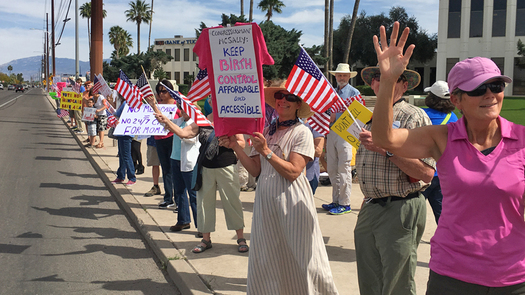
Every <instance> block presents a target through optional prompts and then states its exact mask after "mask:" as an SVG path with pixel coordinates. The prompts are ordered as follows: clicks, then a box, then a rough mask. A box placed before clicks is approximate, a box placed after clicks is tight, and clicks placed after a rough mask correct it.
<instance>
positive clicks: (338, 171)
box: [322, 63, 361, 215]
mask: <svg viewBox="0 0 525 295" xmlns="http://www.w3.org/2000/svg"><path fill="white" fill-rule="evenodd" d="M330 73H331V74H332V75H334V76H335V78H336V80H337V89H336V90H337V94H339V96H340V97H341V99H343V100H344V101H348V102H351V101H354V100H356V99H357V100H360V101H361V94H360V93H359V90H357V89H355V88H354V87H352V86H350V84H349V81H350V79H351V78H353V77H355V76H356V75H357V72H353V71H350V66H349V65H348V64H345V63H340V64H338V65H337V69H336V70H335V71H330ZM345 111H346V108H339V109H337V110H334V112H333V113H332V115H331V118H330V125H333V123H334V122H335V121H337V119H339V117H340V116H341V115H342V114H343V112H345ZM352 156H353V153H352V145H350V143H348V142H347V141H346V140H345V139H344V138H342V137H341V136H339V134H337V133H336V132H335V131H333V130H330V133H328V135H327V136H326V164H327V166H326V171H327V172H328V176H329V177H330V182H331V183H332V203H330V204H323V205H322V208H323V209H325V210H327V211H328V212H330V214H333V215H341V214H345V213H349V212H350V211H351V210H352V209H351V207H350V195H351V194H352V167H351V165H350V163H351V162H352Z"/></svg>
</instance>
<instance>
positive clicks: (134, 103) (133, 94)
mask: <svg viewBox="0 0 525 295" xmlns="http://www.w3.org/2000/svg"><path fill="white" fill-rule="evenodd" d="M115 90H117V91H118V93H120V95H122V96H123V97H124V99H125V100H126V101H127V102H128V105H129V107H130V108H132V109H135V108H139V109H140V107H142V93H140V91H139V88H138V87H137V86H136V85H133V84H131V81H130V80H129V78H128V76H126V74H124V72H123V71H122V70H120V75H119V78H118V80H117V84H116V85H115Z"/></svg>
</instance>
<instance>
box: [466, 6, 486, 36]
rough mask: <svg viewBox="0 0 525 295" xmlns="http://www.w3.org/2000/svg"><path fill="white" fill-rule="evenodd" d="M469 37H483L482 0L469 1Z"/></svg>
mask: <svg viewBox="0 0 525 295" xmlns="http://www.w3.org/2000/svg"><path fill="white" fill-rule="evenodd" d="M469 37H470V38H473V37H483V0H471V2H470V34H469Z"/></svg>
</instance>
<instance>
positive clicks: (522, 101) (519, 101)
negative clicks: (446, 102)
mask: <svg viewBox="0 0 525 295" xmlns="http://www.w3.org/2000/svg"><path fill="white" fill-rule="evenodd" d="M454 113H455V114H456V115H457V116H458V118H461V114H460V113H459V110H458V109H455V110H454ZM501 116H502V117H503V118H505V119H507V120H509V121H511V122H513V123H516V124H520V125H525V97H505V98H504V99H503V108H502V109H501Z"/></svg>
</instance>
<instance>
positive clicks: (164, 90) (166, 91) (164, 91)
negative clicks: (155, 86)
mask: <svg viewBox="0 0 525 295" xmlns="http://www.w3.org/2000/svg"><path fill="white" fill-rule="evenodd" d="M158 93H159V94H164V93H168V90H166V89H162V90H160V91H159V92H158Z"/></svg>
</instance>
